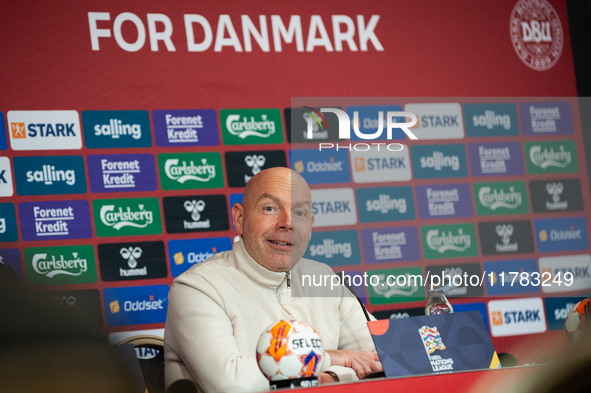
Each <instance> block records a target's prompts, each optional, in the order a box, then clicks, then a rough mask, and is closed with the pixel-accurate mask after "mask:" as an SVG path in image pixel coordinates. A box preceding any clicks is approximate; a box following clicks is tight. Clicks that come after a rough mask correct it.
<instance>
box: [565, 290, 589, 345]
mask: <svg viewBox="0 0 591 393" xmlns="http://www.w3.org/2000/svg"><path fill="white" fill-rule="evenodd" d="M590 313H591V299H585V300H581V301H580V302H578V303H577V304H575V305H574V306H573V308H571V309H570V311H569V312H568V314H567V315H566V321H565V322H564V331H565V333H566V338H568V341H570V342H571V343H572V344H578V343H579V342H580V339H581V336H582V335H583V330H584V329H585V323H587V322H586V321H585V319H586V318H587V316H589V314H590Z"/></svg>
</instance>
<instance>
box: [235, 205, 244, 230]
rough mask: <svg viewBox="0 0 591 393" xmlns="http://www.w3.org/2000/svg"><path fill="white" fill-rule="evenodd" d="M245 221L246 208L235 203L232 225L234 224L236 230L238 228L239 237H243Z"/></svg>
mask: <svg viewBox="0 0 591 393" xmlns="http://www.w3.org/2000/svg"><path fill="white" fill-rule="evenodd" d="M243 221H244V208H243V207H242V205H241V204H239V203H235V204H234V206H232V223H234V228H236V232H238V234H239V235H242V231H243V228H242V222H243Z"/></svg>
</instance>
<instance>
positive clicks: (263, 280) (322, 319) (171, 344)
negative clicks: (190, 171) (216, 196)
mask: <svg viewBox="0 0 591 393" xmlns="http://www.w3.org/2000/svg"><path fill="white" fill-rule="evenodd" d="M332 273H333V272H332V269H331V268H330V267H329V266H327V265H325V264H322V263H319V262H315V261H311V260H309V259H303V258H302V259H301V260H300V261H299V262H298V263H297V264H296V266H295V267H294V268H293V269H292V277H293V280H292V281H294V282H292V286H293V285H300V284H299V282H297V281H298V277H300V276H301V274H332ZM329 282H330V281H329ZM346 291H347V289H346V288H343V287H340V286H339V287H338V288H335V290H334V293H335V296H334V297H292V296H291V294H292V293H291V288H288V286H287V274H286V273H281V272H273V271H270V270H267V269H266V268H264V267H262V266H261V265H259V264H258V263H257V262H256V261H255V260H254V259H253V258H252V257H251V256H250V255H249V254H248V252H247V251H246V249H245V248H244V245H243V243H242V241H239V242H237V243H235V244H234V247H233V249H232V251H226V252H222V253H219V254H216V255H214V256H213V257H211V258H209V259H208V260H207V261H205V262H203V263H200V264H197V265H195V266H193V267H191V268H190V269H189V270H187V271H186V272H185V273H183V274H181V275H180V276H179V277H177V278H176V279H175V280H174V282H173V284H172V287H171V289H170V293H169V296H168V299H169V304H168V315H167V318H166V329H165V333H164V356H165V362H166V363H165V379H166V387H167V388H168V386H170V384H172V383H173V382H174V381H176V380H178V379H190V380H193V381H194V382H195V383H196V384H197V386H198V387H199V389H200V391H205V392H239V391H247V392H248V391H265V390H268V389H269V382H268V379H267V378H266V377H265V376H264V375H263V374H262V373H261V371H260V369H259V367H258V365H257V361H256V346H257V342H258V340H259V337H260V336H261V334H262V333H263V331H264V330H265V329H266V328H268V327H269V326H270V325H271V324H272V323H275V322H278V321H279V320H281V319H298V320H302V321H304V322H308V323H309V324H311V325H312V326H314V328H316V330H317V331H318V332H319V333H320V336H321V337H322V340H323V343H324V347H325V349H328V350H332V349H350V350H353V351H375V346H374V344H373V341H372V339H371V335H370V334H369V329H368V328H367V320H366V318H365V316H364V314H363V311H362V309H361V307H360V305H359V303H358V302H357V300H356V299H355V298H354V297H352V296H350V295H349V294H348V292H346ZM325 356H326V357H325V359H324V362H323V366H322V370H323V371H327V370H330V371H333V372H335V373H336V374H337V375H338V376H339V378H340V380H341V382H348V381H354V380H357V375H356V373H355V371H354V370H353V369H351V368H346V367H341V366H330V357H329V356H328V355H327V354H325ZM329 366H330V367H329Z"/></svg>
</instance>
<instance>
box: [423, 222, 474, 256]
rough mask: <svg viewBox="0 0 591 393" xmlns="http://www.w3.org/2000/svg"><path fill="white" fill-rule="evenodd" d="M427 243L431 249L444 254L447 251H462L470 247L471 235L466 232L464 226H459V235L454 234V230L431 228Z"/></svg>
mask: <svg viewBox="0 0 591 393" xmlns="http://www.w3.org/2000/svg"><path fill="white" fill-rule="evenodd" d="M427 245H428V246H429V248H430V249H432V250H435V251H437V252H439V253H440V254H443V253H444V252H446V251H458V252H462V251H465V250H466V249H468V248H470V245H471V240H470V235H467V234H464V230H463V229H462V228H458V233H457V235H454V234H452V231H448V232H447V234H446V233H445V231H441V234H440V231H439V230H438V229H430V230H429V231H428V232H427Z"/></svg>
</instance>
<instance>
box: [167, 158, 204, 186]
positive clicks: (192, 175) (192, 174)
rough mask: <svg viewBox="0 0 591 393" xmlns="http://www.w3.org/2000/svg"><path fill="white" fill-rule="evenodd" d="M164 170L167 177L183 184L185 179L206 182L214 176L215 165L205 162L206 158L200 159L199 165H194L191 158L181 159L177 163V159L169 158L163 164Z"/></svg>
mask: <svg viewBox="0 0 591 393" xmlns="http://www.w3.org/2000/svg"><path fill="white" fill-rule="evenodd" d="M164 171H165V173H166V176H168V178H169V179H171V180H174V181H177V182H179V183H181V184H184V183H185V182H187V181H191V180H194V181H198V182H208V181H210V180H211V179H213V178H214V177H215V165H210V164H208V163H207V158H202V159H201V165H195V162H194V161H193V160H191V161H189V164H188V165H187V162H186V161H184V160H183V162H182V164H179V159H177V158H169V159H167V160H166V162H165V164H164Z"/></svg>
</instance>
